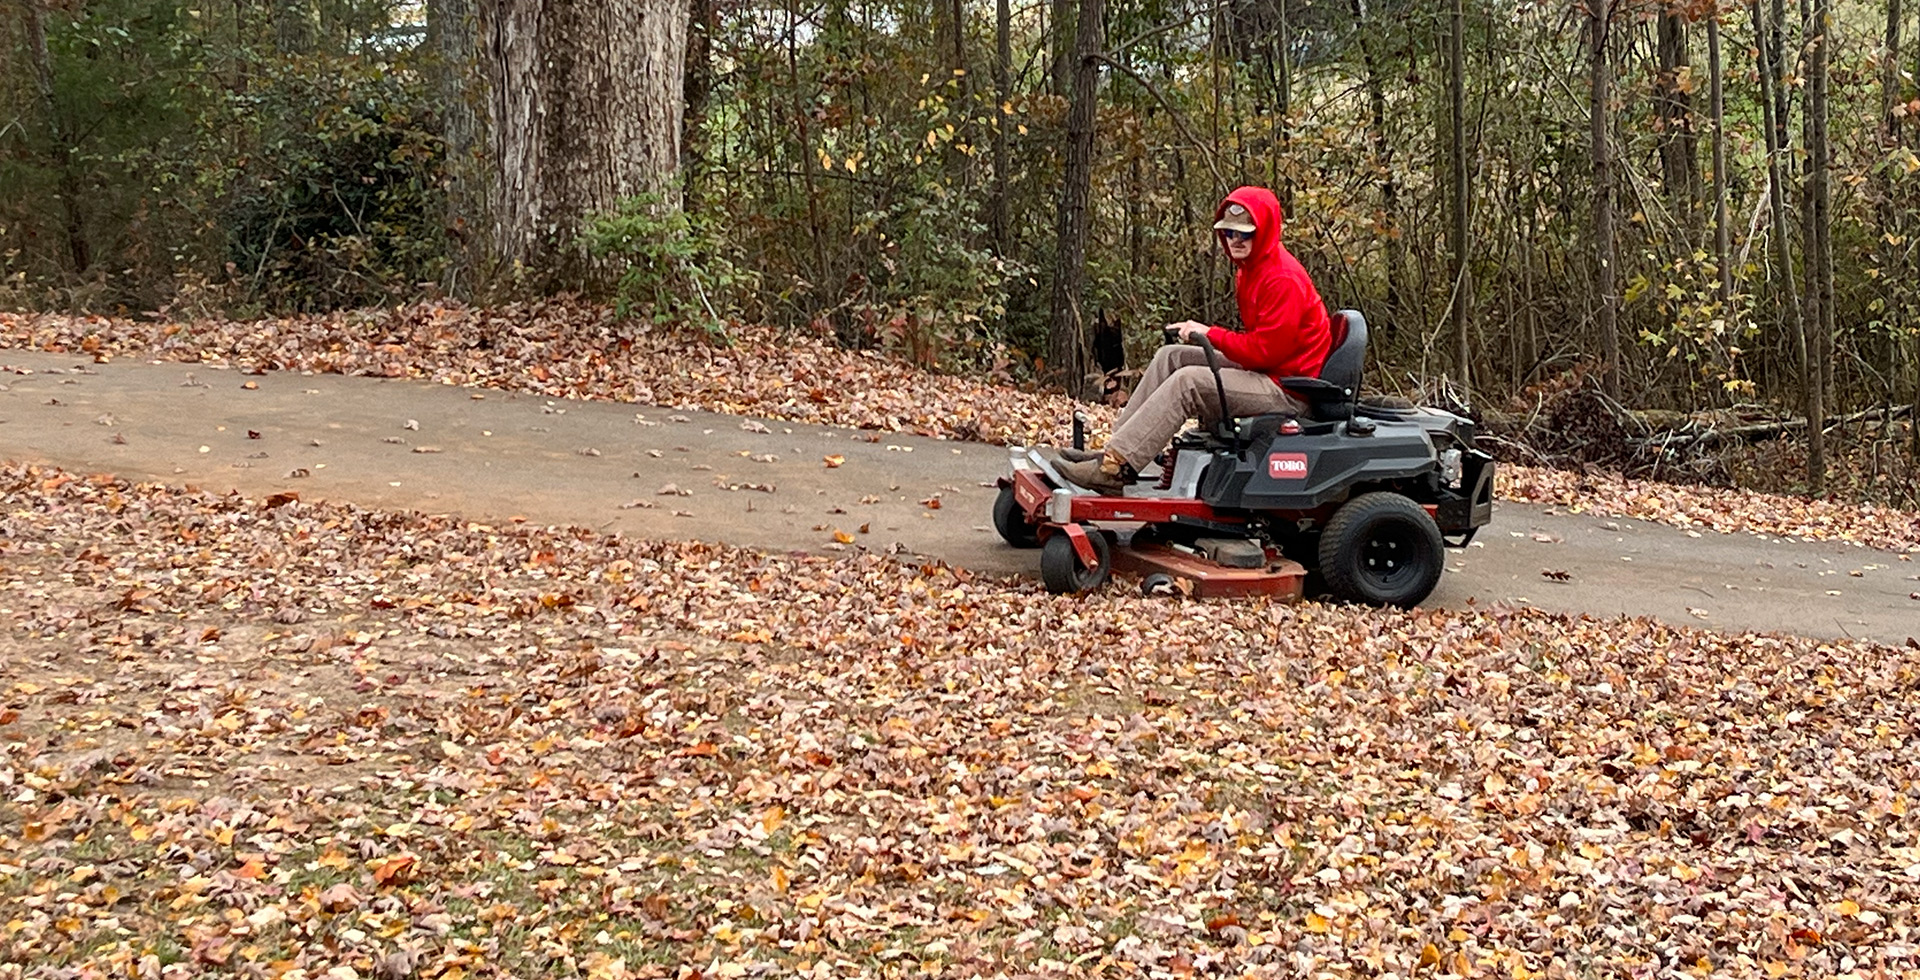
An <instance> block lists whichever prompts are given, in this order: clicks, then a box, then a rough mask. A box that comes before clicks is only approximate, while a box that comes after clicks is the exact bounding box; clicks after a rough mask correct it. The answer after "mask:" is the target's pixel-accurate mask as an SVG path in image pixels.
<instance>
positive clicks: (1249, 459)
mask: <svg viewBox="0 0 1920 980" xmlns="http://www.w3.org/2000/svg"><path fill="white" fill-rule="evenodd" d="M1289 423H1292V424H1289ZM1235 437H1236V438H1235V442H1237V443H1238V444H1239V445H1240V446H1241V447H1243V448H1241V449H1240V451H1238V452H1234V451H1232V450H1229V449H1227V448H1225V447H1219V448H1216V449H1215V451H1214V453H1213V459H1212V460H1211V462H1210V464H1209V465H1208V467H1207V470H1206V473H1205V475H1204V476H1203V477H1202V478H1201V480H1200V498H1201V499H1202V500H1204V501H1206V502H1207V504H1208V505H1209V506H1212V507H1215V508H1217V509H1221V510H1234V511H1310V510H1313V509H1315V508H1318V507H1321V506H1323V505H1326V504H1337V503H1340V502H1342V501H1345V500H1347V499H1349V498H1350V497H1351V496H1354V495H1355V494H1356V493H1358V492H1364V491H1365V490H1368V489H1393V490H1395V491H1397V492H1400V493H1403V494H1405V495H1407V496H1409V497H1411V498H1413V499H1414V500H1415V501H1416V502H1417V503H1421V504H1432V505H1438V506H1439V508H1440V509H1441V510H1442V511H1443V513H1442V515H1440V516H1441V519H1440V520H1439V521H1438V523H1439V524H1440V526H1441V529H1442V530H1443V531H1445V532H1447V533H1458V532H1462V531H1466V530H1471V529H1472V528H1474V527H1479V526H1481V525H1483V524H1485V523H1487V520H1488V519H1489V518H1490V517H1491V515H1492V487H1491V482H1492V479H1491V478H1492V465H1491V464H1492V460H1491V458H1490V457H1487V456H1486V454H1484V453H1481V452H1479V451H1477V450H1474V449H1473V423H1472V422H1471V421H1469V420H1467V419H1464V418H1461V417H1460V416H1457V415H1454V414H1452V413H1450V412H1445V411H1441V410H1438V409H1431V408H1408V409H1391V408H1378V409H1375V408H1369V410H1368V411H1367V412H1366V413H1365V414H1364V415H1361V416H1358V417H1356V418H1355V419H1353V420H1351V421H1337V422H1299V421H1298V420H1293V419H1290V418H1289V417H1287V416H1282V415H1262V416H1257V417H1254V418H1249V419H1246V420H1244V421H1242V422H1241V423H1240V425H1239V427H1238V430H1237V431H1236V432H1235ZM1449 450H1452V451H1455V455H1454V456H1453V462H1454V464H1455V465H1457V466H1458V468H1459V473H1458V476H1454V475H1453V474H1451V473H1448V474H1444V475H1443V473H1442V469H1443V467H1442V454H1443V453H1447V452H1448V451H1449ZM1447 477H1452V479H1448V478H1447ZM1483 484H1484V486H1483ZM1482 497H1484V506H1476V505H1478V504H1481V503H1483V501H1482V499H1481V498H1482ZM1449 505H1453V506H1449Z"/></svg>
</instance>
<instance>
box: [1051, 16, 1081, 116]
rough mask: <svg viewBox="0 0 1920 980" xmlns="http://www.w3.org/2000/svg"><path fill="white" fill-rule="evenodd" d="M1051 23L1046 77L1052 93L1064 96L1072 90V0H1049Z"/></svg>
mask: <svg viewBox="0 0 1920 980" xmlns="http://www.w3.org/2000/svg"><path fill="white" fill-rule="evenodd" d="M1051 9H1052V12H1053V23H1052V24H1050V25H1048V26H1049V27H1050V28H1051V30H1050V31H1049V32H1048V35H1047V36H1048V37H1050V38H1051V39H1052V40H1053V49H1052V51H1051V55H1052V57H1051V58H1050V59H1049V60H1050V62H1051V66H1050V68H1049V70H1048V72H1047V78H1048V79H1049V80H1050V81H1051V83H1052V86H1051V87H1052V91H1053V94H1055V95H1058V96H1061V97H1062V98H1064V97H1066V96H1067V94H1068V93H1069V92H1071V91H1072V90H1073V77H1074V69H1073V64H1074V62H1073V52H1074V33H1075V32H1074V23H1073V0H1051Z"/></svg>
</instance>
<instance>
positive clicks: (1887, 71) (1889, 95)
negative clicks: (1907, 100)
mask: <svg viewBox="0 0 1920 980" xmlns="http://www.w3.org/2000/svg"><path fill="white" fill-rule="evenodd" d="M1900 17H1901V12H1900V0H1887V36H1886V43H1885V47H1886V50H1885V51H1884V52H1882V55H1881V60H1880V141H1881V142H1882V143H1885V144H1887V145H1892V144H1893V143H1894V141H1895V139H1896V138H1897V137H1896V136H1895V133H1896V132H1897V130H1896V126H1897V125H1898V124H1899V119H1897V118H1896V117H1895V116H1894V114H1893V106H1894V103H1896V102H1898V101H1900ZM1914 424H1915V427H1916V428H1920V419H1916V420H1915V422H1914Z"/></svg>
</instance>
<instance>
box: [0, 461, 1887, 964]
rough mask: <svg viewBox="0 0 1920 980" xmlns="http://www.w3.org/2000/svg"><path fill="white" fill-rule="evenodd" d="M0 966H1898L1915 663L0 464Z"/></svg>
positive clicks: (1781, 641) (1839, 651)
mask: <svg viewBox="0 0 1920 980" xmlns="http://www.w3.org/2000/svg"><path fill="white" fill-rule="evenodd" d="M0 620H4V621H5V624H6V625H5V632H4V633H0V691H3V692H4V704H3V705H0V752H3V755H4V758H3V760H0V791H3V793H4V800H5V802H4V803H0V896H4V897H3V898H0V908H4V910H5V911H4V912H3V913H0V918H4V920H5V928H4V931H0V976H61V977H67V976H103V977H104V976H108V975H112V976H140V977H146V976H154V977H158V976H168V977H172V976H190V975H224V976H265V977H280V978H289V977H319V976H333V977H395V978H397V977H410V976H419V977H460V976H506V975H516V976H568V975H580V974H585V975H590V976H635V975H637V976H689V977H691V976H696V975H697V976H702V977H713V976H722V977H738V976H753V975H768V976H786V975H816V976H851V975H899V976H906V975H917V974H923V973H927V974H937V975H996V976H1004V975H1049V976H1050V975H1067V976H1095V975H1102V976H1123V975H1150V976H1188V975H1206V976H1238V975H1247V974H1251V975H1264V976H1278V977H1294V976H1311V975H1317V974H1325V975H1332V976H1400V977H1410V976H1415V975H1421V976H1427V975H1433V976H1466V975H1472V976H1509V977H1510V976H1532V975H1535V974H1538V973H1545V974H1547V975H1552V976H1568V977H1575V976H1579V977H1586V976H1670V975H1671V976H1677V975H1686V974H1699V975H1707V974H1714V975H1727V976H1765V977H1779V976H1809V977H1811V976H1833V975H1843V974H1852V975H1858V976H1898V975H1911V974H1914V973H1915V972H1916V971H1920V935H1916V930H1917V929H1920V920H1917V918H1916V914H1915V912H1916V902H1917V900H1920V847H1917V844H1920V842H1917V841H1916V838H1915V834H1916V833H1917V832H1920V811H1916V810H1915V807H1916V805H1917V804H1920V800H1916V798H1915V795H1916V786H1915V779H1916V776H1920V761H1917V760H1920V751H1917V750H1920V730H1917V727H1916V721H1920V697H1916V686H1917V685H1920V652H1916V651H1912V650H1895V649H1889V648H1885V647H1876V646H1873V645H1869V644H1852V643H1849V644H1822V643H1816V642H1814V641H1806V640H1796V639H1787V638H1779V637H1756V636H1736V635H1725V634H1717V633H1711V632H1705V631H1696V630H1681V629H1673V628H1669V627H1665V626H1661V625H1658V624H1655V623H1652V622H1648V621H1644V620H1620V619H1613V620H1593V619H1586V618H1568V617H1563V616H1553V615H1547V614H1542V613H1537V612H1533V611H1526V610H1485V611H1465V612H1418V613H1398V612H1378V611H1370V610H1361V609H1351V608H1337V607H1327V606H1321V605H1317V604H1311V603H1308V604H1302V605H1298V606H1291V607H1289V606H1272V605H1266V604H1263V603H1260V602H1245V601H1241V602H1231V603H1195V602H1188V601H1184V600H1173V599H1145V598H1139V597H1136V596H1132V595H1123V594H1121V591H1120V590H1112V591H1110V592H1107V593H1103V594H1100V595H1097V596H1093V597H1089V598H1084V599H1078V600H1076V599H1068V598H1059V597H1051V596H1047V595H1045V594H1044V593H1042V592H1040V591H1038V589H1037V587H1033V586H1027V585H1021V584H1018V583H1008V582H998V581H986V580H981V579H975V578H972V577H971V576H968V575H966V574H965V573H956V572H953V571H951V570H948V569H944V568H940V567H918V566H912V565H901V564H895V563H893V562H891V561H889V560H887V559H884V558H881V557H877V556H860V557H844V558H837V559H831V560H829V559H796V558H775V557H767V556H762V555H756V554H750V553H744V552H740V551H735V550H730V549H725V548H716V547H705V546H699V545H659V544H650V543H645V542H637V541H630V540H624V539H620V538H617V537H605V536H601V535H597V534H593V533H591V532H587V531H583V530H565V529H536V528H525V527H517V526H503V527H487V526H480V525H475V524H467V523H461V522H458V521H453V520H448V519H433V518H424V517H418V516H404V515H393V514H382V513H375V512H368V511H364V510H360V509H356V508H353V507H349V506H340V505H316V504H311V503H308V502H303V501H299V500H293V499H288V498H272V499H268V500H250V499H245V498H242V497H237V496H229V497H217V496H210V495H205V494H197V493H189V492H184V491H178V490H173V489H167V488H161V487H154V486H134V485H129V484H126V483H124V482H120V481H116V480H114V479H111V478H106V477H100V478H85V477H79V476H77V475H74V474H69V473H63V472H59V471H55V470H49V469H41V468H35V467H29V466H23V465H19V464H8V465H6V466H5V467H4V468H0Z"/></svg>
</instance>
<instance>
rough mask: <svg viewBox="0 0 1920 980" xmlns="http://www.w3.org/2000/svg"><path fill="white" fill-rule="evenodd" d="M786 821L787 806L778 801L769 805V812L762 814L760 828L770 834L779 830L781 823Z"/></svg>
mask: <svg viewBox="0 0 1920 980" xmlns="http://www.w3.org/2000/svg"><path fill="white" fill-rule="evenodd" d="M786 822H787V808H786V807H783V806H780V805H779V804H777V803H776V804H774V805H773V806H770V807H768V808H767V812H765V813H762V814H761V815H760V828H761V829H762V830H765V831H766V832H767V833H769V834H771V833H773V832H774V831H776V830H779V829H780V825H781V824H783V823H786Z"/></svg>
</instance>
